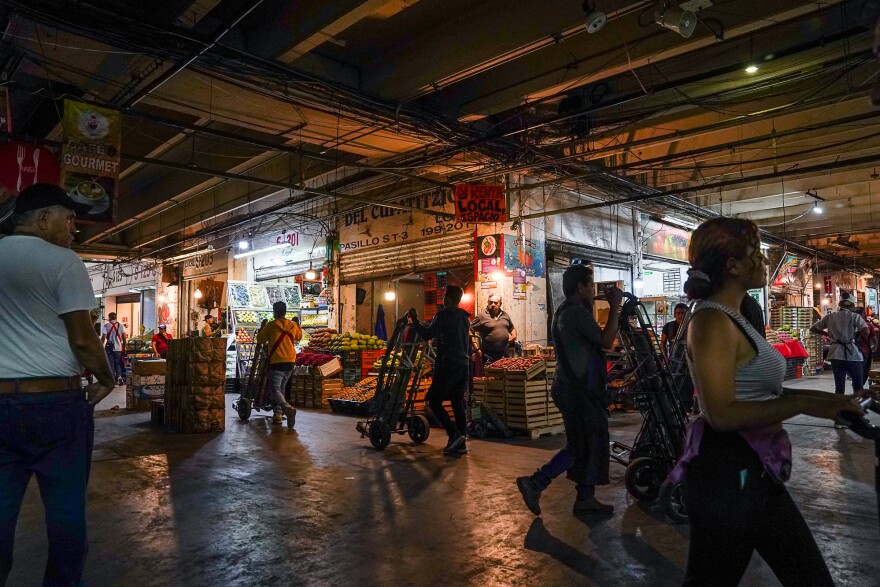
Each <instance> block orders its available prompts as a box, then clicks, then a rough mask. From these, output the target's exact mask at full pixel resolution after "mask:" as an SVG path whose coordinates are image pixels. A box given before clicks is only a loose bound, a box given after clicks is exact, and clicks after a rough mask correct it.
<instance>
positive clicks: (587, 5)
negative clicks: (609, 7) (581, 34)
mask: <svg viewBox="0 0 880 587" xmlns="http://www.w3.org/2000/svg"><path fill="white" fill-rule="evenodd" d="M583 8H584V12H586V13H587V21H586V23H585V25H584V26H586V28H587V32H588V33H598V32H599V31H600V30H602V27H603V26H605V23H606V22H608V17H607V16H606V15H605V13H604V12H601V11H599V10H596V4H595V2H589V1H587V2H584V5H583Z"/></svg>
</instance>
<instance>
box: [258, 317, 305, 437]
mask: <svg viewBox="0 0 880 587" xmlns="http://www.w3.org/2000/svg"><path fill="white" fill-rule="evenodd" d="M272 314H273V315H274V316H275V319H274V320H272V321H271V322H269V323H267V324H266V326H265V327H263V328H261V329H260V333H259V334H258V335H257V343H259V344H265V345H268V346H269V385H270V386H271V390H272V397H273V398H274V399H275V410H274V415H273V416H272V422H273V423H275V424H281V422H283V421H284V416H287V427H288V428H293V426H294V424H295V423H296V408H294V407H293V406H292V405H290V404H289V403H287V398H286V397H284V390H285V389H286V388H287V382H288V381H289V380H290V377H291V375H293V367H294V366H295V365H296V343H298V342H299V341H300V340H302V337H303V333H302V329H300V327H299V324H297V323H296V322H294V321H293V320H288V319H287V318H285V316H286V315H287V304H285V303H284V302H275V303H274V304H272Z"/></svg>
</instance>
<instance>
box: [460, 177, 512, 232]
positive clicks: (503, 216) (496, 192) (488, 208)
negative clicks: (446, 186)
mask: <svg viewBox="0 0 880 587" xmlns="http://www.w3.org/2000/svg"><path fill="white" fill-rule="evenodd" d="M455 215H456V217H457V218H458V220H459V222H472V223H489V224H491V223H494V222H507V202H506V200H505V196H504V186H503V185H501V184H494V183H461V184H458V185H457V186H455Z"/></svg>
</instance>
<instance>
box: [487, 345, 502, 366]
mask: <svg viewBox="0 0 880 587" xmlns="http://www.w3.org/2000/svg"><path fill="white" fill-rule="evenodd" d="M483 354H484V355H486V358H487V359H489V363H494V362H495V361H497V360H499V359H503V358H504V357H506V356H507V350H506V349H485V348H484V349H483Z"/></svg>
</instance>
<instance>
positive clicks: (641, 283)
mask: <svg viewBox="0 0 880 587" xmlns="http://www.w3.org/2000/svg"><path fill="white" fill-rule="evenodd" d="M643 287H645V280H644V279H642V273H641V272H639V276H638V277H636V278H635V280H634V281H633V289H642V288H643Z"/></svg>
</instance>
